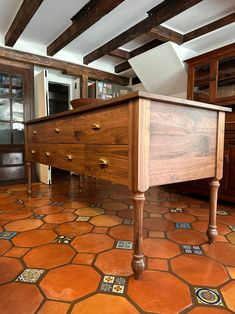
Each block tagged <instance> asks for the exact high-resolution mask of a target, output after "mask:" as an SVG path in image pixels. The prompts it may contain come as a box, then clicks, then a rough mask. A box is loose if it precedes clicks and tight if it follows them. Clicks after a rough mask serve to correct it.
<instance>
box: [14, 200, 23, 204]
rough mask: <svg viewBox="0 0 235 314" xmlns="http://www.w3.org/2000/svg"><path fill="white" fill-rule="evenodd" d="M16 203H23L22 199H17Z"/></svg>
mask: <svg viewBox="0 0 235 314" xmlns="http://www.w3.org/2000/svg"><path fill="white" fill-rule="evenodd" d="M16 203H17V204H24V201H23V200H21V199H18V200H16Z"/></svg>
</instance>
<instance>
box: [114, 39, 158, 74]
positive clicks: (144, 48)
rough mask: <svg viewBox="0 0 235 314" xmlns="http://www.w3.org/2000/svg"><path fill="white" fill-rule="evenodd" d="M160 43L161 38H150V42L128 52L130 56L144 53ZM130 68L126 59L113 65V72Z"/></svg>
mask: <svg viewBox="0 0 235 314" xmlns="http://www.w3.org/2000/svg"><path fill="white" fill-rule="evenodd" d="M162 43H163V42H162V41H161V40H158V39H154V40H151V41H150V42H148V43H146V44H144V45H142V46H140V47H138V48H136V49H134V50H132V51H131V52H130V58H133V57H135V56H138V55H140V54H141V53H144V52H145V51H148V50H150V49H153V48H155V47H157V46H159V45H161V44H162ZM130 68H131V65H130V63H129V62H128V61H125V62H122V63H120V64H118V65H116V66H115V73H121V72H123V71H126V70H128V69H130Z"/></svg>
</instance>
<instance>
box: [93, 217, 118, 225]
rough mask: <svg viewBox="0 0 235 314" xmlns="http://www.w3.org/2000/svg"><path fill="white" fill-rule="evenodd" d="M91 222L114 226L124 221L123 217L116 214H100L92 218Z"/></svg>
mask: <svg viewBox="0 0 235 314" xmlns="http://www.w3.org/2000/svg"><path fill="white" fill-rule="evenodd" d="M90 223H92V224H93V225H95V226H100V227H101V226H103V227H112V226H116V225H120V224H121V223H122V218H120V217H117V216H114V215H100V216H96V217H93V218H91V220H90Z"/></svg>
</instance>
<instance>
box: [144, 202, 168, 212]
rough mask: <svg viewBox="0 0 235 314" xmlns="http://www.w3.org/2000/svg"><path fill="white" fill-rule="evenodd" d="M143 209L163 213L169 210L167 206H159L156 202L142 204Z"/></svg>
mask: <svg viewBox="0 0 235 314" xmlns="http://www.w3.org/2000/svg"><path fill="white" fill-rule="evenodd" d="M144 210H145V211H146V212H148V213H155V214H164V213H167V212H168V211H169V208H168V207H166V206H160V205H157V204H149V205H145V206H144Z"/></svg>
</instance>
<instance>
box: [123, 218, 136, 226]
mask: <svg viewBox="0 0 235 314" xmlns="http://www.w3.org/2000/svg"><path fill="white" fill-rule="evenodd" d="M123 224H124V225H133V224H134V219H128V218H125V219H124V220H123Z"/></svg>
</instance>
